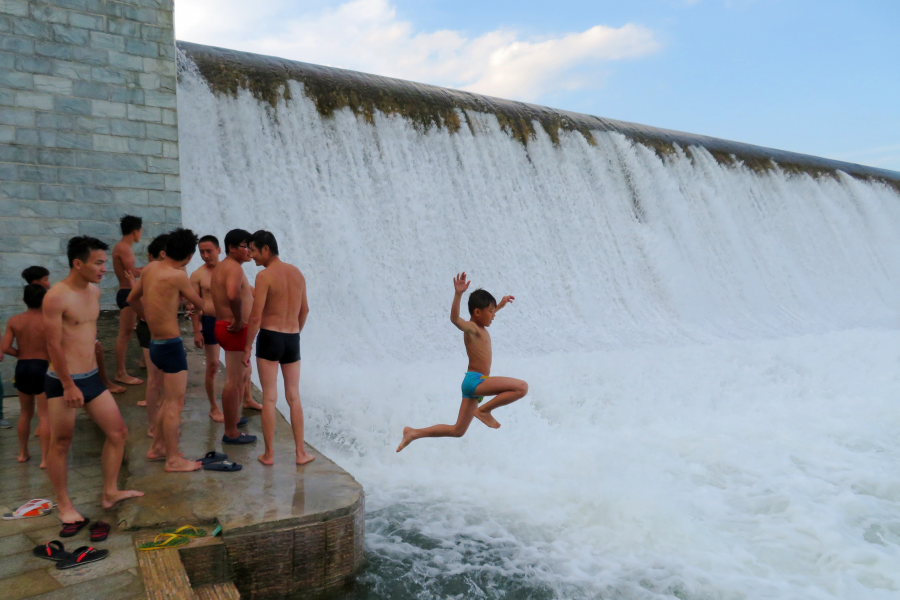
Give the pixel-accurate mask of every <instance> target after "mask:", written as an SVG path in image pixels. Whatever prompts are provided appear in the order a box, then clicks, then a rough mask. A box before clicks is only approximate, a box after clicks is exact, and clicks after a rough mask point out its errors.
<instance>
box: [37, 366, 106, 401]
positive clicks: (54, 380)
mask: <svg viewBox="0 0 900 600" xmlns="http://www.w3.org/2000/svg"><path fill="white" fill-rule="evenodd" d="M72 381H74V382H75V385H76V386H78V389H79V390H81V394H82V395H83V396H84V403H85V404H87V403H88V402H90V401H91V400H93V399H94V398H96V397H97V396H99V395H100V394H102V393H103V392H105V391H106V386H105V385H103V382H102V381H101V380H100V374H99V373H98V370H97V369H94V370H93V371H88V372H87V373H77V374H75V375H72ZM44 390H45V391H46V392H47V398H48V399H50V398H60V397H62V395H63V393H64V392H63V386H62V382H61V381H60V380H59V376H58V375H57V374H56V373H50V372H48V373H47V376H46V377H45V378H44Z"/></svg>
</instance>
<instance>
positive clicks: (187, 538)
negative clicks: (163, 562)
mask: <svg viewBox="0 0 900 600" xmlns="http://www.w3.org/2000/svg"><path fill="white" fill-rule="evenodd" d="M205 536H206V530H205V529H197V528H196V527H194V526H193V525H183V526H182V527H179V528H178V529H174V528H173V529H163V530H162V533H160V534H159V535H157V536H156V537H155V538H153V541H152V542H145V543H143V544H139V545H138V550H143V551H145V552H146V551H150V550H166V549H168V548H178V547H179V546H184V545H185V544H189V543H191V538H198V537H205Z"/></svg>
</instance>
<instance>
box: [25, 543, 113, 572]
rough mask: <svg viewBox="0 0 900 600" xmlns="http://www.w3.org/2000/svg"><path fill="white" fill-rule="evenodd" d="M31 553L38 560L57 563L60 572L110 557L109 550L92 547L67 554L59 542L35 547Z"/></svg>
mask: <svg viewBox="0 0 900 600" xmlns="http://www.w3.org/2000/svg"><path fill="white" fill-rule="evenodd" d="M31 553H32V554H33V555H34V556H35V557H37V558H43V559H45V560H51V561H53V562H55V563H56V568H57V569H60V570H63V569H73V568H75V567H81V566H84V565H87V564H90V563H92V562H97V561H98V560H103V559H104V558H106V557H107V556H109V550H98V549H97V548H94V547H92V546H82V547H80V548H78V549H77V550H75V551H74V552H66V548H65V546H63V543H62V542H60V541H59V540H53V541H52V542H48V543H47V544H45V545H43V546H35V548H34V550H32V551H31Z"/></svg>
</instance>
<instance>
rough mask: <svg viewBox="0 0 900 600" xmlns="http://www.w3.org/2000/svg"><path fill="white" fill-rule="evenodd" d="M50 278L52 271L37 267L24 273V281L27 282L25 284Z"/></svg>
mask: <svg viewBox="0 0 900 600" xmlns="http://www.w3.org/2000/svg"><path fill="white" fill-rule="evenodd" d="M49 276H50V271H48V270H47V269H45V268H44V267H39V266H37V265H35V266H33V267H28V268H27V269H25V270H24V271H22V279H24V280H25V283H34V282H35V281H40V280H41V279H43V278H44V277H49Z"/></svg>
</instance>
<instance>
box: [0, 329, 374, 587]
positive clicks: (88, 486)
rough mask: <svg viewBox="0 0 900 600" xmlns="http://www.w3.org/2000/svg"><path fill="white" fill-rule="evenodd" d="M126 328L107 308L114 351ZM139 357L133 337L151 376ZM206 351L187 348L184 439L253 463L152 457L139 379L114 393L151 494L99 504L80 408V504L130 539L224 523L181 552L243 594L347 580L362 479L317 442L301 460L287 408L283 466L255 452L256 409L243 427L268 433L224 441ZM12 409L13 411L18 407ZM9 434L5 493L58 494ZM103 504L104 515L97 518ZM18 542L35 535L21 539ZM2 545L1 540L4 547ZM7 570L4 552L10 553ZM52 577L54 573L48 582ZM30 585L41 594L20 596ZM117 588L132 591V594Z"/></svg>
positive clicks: (76, 478) (195, 448) (134, 485)
mask: <svg viewBox="0 0 900 600" xmlns="http://www.w3.org/2000/svg"><path fill="white" fill-rule="evenodd" d="M116 327H117V323H116V320H115V316H114V315H110V314H104V315H102V316H101V323H100V327H99V332H98V333H99V335H100V339H101V340H102V341H103V344H104V347H105V348H106V349H107V350H108V351H110V350H111V349H112V347H113V345H114V338H115V332H116ZM183 331H184V332H185V339H186V340H190V339H192V338H191V336H190V335H187V334H188V333H189V332H190V325H189V324H185V325H184V327H183ZM138 358H139V354H138V349H137V344H136V343H134V345H133V347H131V348H130V352H129V371H130V372H131V373H132V374H133V375H138V376H141V373H143V372H142V371H140V369H139V368H138V366H137V361H138ZM204 361H205V357H204V354H203V351H202V350H198V349H195V348H193V345H192V344H191V345H190V346H189V347H188V366H189V372H190V375H189V380H188V389H187V394H186V400H185V410H184V413H183V417H182V429H181V450H182V451H183V452H184V455H185V456H186V457H188V458H199V457H200V456H202V455H204V454H205V453H206V452H208V451H210V450H216V451H218V452H224V453H226V454H228V457H229V459H230V460H232V461H234V462H237V463H240V464H242V465H243V469H242V470H241V471H238V472H234V473H223V472H215V471H198V472H194V473H166V472H165V471H164V468H163V467H164V463H163V462H150V461H148V460H147V459H146V458H145V454H146V452H147V449H148V447H149V443H150V438H148V437H147V435H146V428H147V418H146V409H144V408H143V407H138V406H137V402H138V400H140V399H142V398H143V390H144V386H143V385H141V386H136V387H131V388H129V389H128V391H127V392H126V393H124V394H121V395H119V396H116V399H117V402H118V404H119V407H120V410H121V412H122V415H123V417H124V418H125V421H126V423H127V424H128V427H129V437H128V443H127V446H126V453H125V461H124V462H125V464H124V466H123V469H122V475H121V480H122V481H121V486H122V487H127V488H130V489H137V490H141V491H143V492H144V493H145V494H146V495H145V496H144V497H143V498H139V499H135V500H129V501H126V502H124V503H122V504H121V505H120V506H119V507H118V509H117V510H115V511H113V512H111V513H106V514H105V516H104V515H101V514H100V512H99V510H98V509H99V489H100V485H99V466H98V463H99V452H100V445H101V444H102V434H100V433H99V431H98V430H97V428H96V427H95V426H94V425H93V423H91V422H90V421H89V420H87V419H86V415H83V414H82V415H80V416H79V421H78V427H77V430H76V443H75V444H73V452H72V456H71V458H70V461H71V463H72V467H73V473H72V477H71V479H70V489H71V490H72V491H73V494H72V495H73V500H74V501H75V503H76V506H77V507H78V508H79V509H81V508H82V504H79V503H84V506H85V507H86V508H85V510H86V513H85V514H86V515H88V516H91V517H92V518H102V520H106V521H108V522H111V523H118V524H119V528H120V532H117V535H122V536H124V537H125V538H128V535H129V534H128V532H136V531H138V530H143V531H142V534H143V533H146V532H147V531H152V530H159V529H162V528H163V527H167V526H174V525H182V524H185V523H190V524H194V525H208V526H209V528H210V529H212V528H214V527H215V526H216V525H221V527H222V537H221V543H210V544H206V545H203V544H201V545H199V546H197V545H193V544H192V546H191V547H189V549H186V550H184V551H182V552H181V558H182V562H184V563H185V565H184V566H185V569H186V570H187V572H188V574H189V575H190V576H191V578H192V583H193V584H195V585H196V584H198V583H219V582H220V581H233V582H234V584H235V586H236V587H237V588H238V590H239V591H240V592H241V597H242V598H252V599H257V598H259V599H266V598H283V597H295V596H296V597H300V596H303V597H306V596H317V595H321V594H325V593H328V592H330V591H334V590H338V589H340V588H342V587H344V586H345V585H347V584H348V583H349V582H350V581H351V580H352V576H353V574H354V573H355V572H356V571H357V570H358V569H359V568H360V567H361V566H362V561H363V551H362V550H363V547H362V544H363V532H364V504H365V495H364V493H363V490H362V487H361V486H360V485H359V484H358V483H357V482H356V481H355V480H354V479H353V477H352V476H351V475H350V474H349V473H347V472H346V471H344V470H343V469H341V468H340V467H339V466H338V465H337V464H335V463H334V462H333V461H331V460H329V459H328V458H327V457H325V456H323V455H322V454H321V453H320V452H318V451H317V450H316V449H315V448H312V447H309V446H307V452H311V453H313V454H315V455H316V460H315V461H313V462H312V463H310V464H308V465H304V466H297V465H296V464H294V461H293V459H292V457H293V454H294V451H293V447H294V442H293V436H292V435H291V430H290V426H289V424H288V423H287V421H286V420H285V419H284V417H283V416H281V415H280V414H279V415H278V421H277V423H276V439H275V460H276V462H275V465H274V466H270V467H267V466H264V465H262V464H260V463H259V462H258V461H257V460H256V457H257V456H258V455H259V454H261V453H262V450H263V443H262V431H261V429H260V413H259V412H258V411H255V410H250V409H245V410H244V415H245V416H246V417H248V419H249V421H250V423H249V425H248V426H247V427H246V428H243V429H242V430H243V431H245V432H247V433H250V434H253V435H257V436H259V442H258V443H256V444H250V445H246V446H224V447H223V444H222V443H221V438H222V433H223V425H222V424H220V423H214V422H212V421H211V420H210V419H209V416H208V410H209V403H208V401H207V399H206V392H205V390H204V387H203V373H204V368H205V365H204ZM107 364H108V365H112V364H113V361H112V355H111V352H108V356H107ZM222 371H224V367H223V369H222ZM223 383H224V376H223V373H222V372H220V377H219V383H218V385H217V390H219V395H220V396H221V387H222V384H223ZM254 394H256V395H258V394H259V392H258V390H254ZM10 404H18V402H17V401H16V400H14V399H7V405H8V406H9V405H10ZM9 416H13V415H12V413H11V412H10V415H9ZM35 424H36V420H35ZM0 433H2V435H0V457H2V458H0V459H2V460H3V461H4V462H3V464H2V465H0V473H2V474H4V475H5V474H6V473H7V472H10V473H12V474H15V475H13V477H14V479H12V480H11V479H7V477H4V483H5V484H6V483H7V482H8V481H13V480H14V481H16V482H17V483H16V488H11V487H9V486H8V485H4V486H3V491H2V492H0V504H4V505H9V506H11V507H12V505H16V506H17V505H18V503H17V502H18V499H19V498H22V502H24V501H25V500H28V499H30V498H34V497H45V498H52V491H51V489H50V487H49V482H47V481H46V477H45V476H43V475H42V473H39V470H38V469H37V461H36V459H34V458H33V459H32V461H31V464H28V463H26V464H25V465H19V464H18V463H15V449H16V438H15V430H4V431H2V432H0ZM36 441H37V440H35V443H33V444H32V455H35V453H37V454H38V455H39V452H40V450H39V446H37V445H36ZM10 461H12V462H10ZM76 488H77V490H78V491H75V490H76ZM82 490H83V491H82ZM88 507H89V509H88ZM95 514H97V515H98V516H97V517H94V515H95ZM55 519H56V517H55V515H52V516H50V517H43V518H41V519H32V520H31V521H44V520H50V521H48V522H49V524H50V525H51V526H53V527H57V526H56V523H57V521H56V520H55ZM7 523H8V522H0V536H7V535H9V534H8V533H6V531H7ZM10 531H11V530H10ZM14 535H17V533H14ZM49 539H56V538H55V537H54V538H49ZM49 539H48V540H46V541H49ZM0 543H2V540H0ZM17 543H19V545H21V544H25V542H24V541H22V540H18V542H17ZM29 543H30V542H29ZM16 547H18V546H16ZM23 547H24V546H23ZM32 547H33V545H32ZM67 547H68V545H67ZM2 552H3V551H2V549H0V554H2ZM28 552H30V547H29V548H28ZM132 554H133V551H132ZM33 560H37V559H33ZM103 562H108V561H103ZM103 562H101V563H97V565H101V564H103ZM128 564H129V567H128V568H131V569H134V570H135V571H134V574H133V575H134V576H135V577H136V579H138V580H139V577H138V572H137V570H136V565H135V564H134V563H133V561H132V562H129V563H128ZM40 566H41V567H44V566H45V565H43V564H41V565H40ZM50 566H51V567H52V564H51V565H50ZM86 568H91V567H86ZM12 570H13V571H15V570H16V569H15V568H13V569H12ZM126 572H128V571H127V570H126ZM23 573H24V571H23ZM2 577H4V572H3V558H0V578H2ZM195 579H196V580H197V581H194V580H195ZM139 583H140V582H139V581H138V584H139ZM44 585H45V586H46V585H50V584H49V582H47V581H44ZM119 585H120V588H121V589H125V588H124V587H122V586H121V584H119ZM0 589H2V579H0ZM37 589H38V588H35V591H37ZM140 594H141V589H140V588H139V587H138V588H135V593H134V594H133V596H134V597H141V596H140ZM31 596H36V594H31V595H19V596H16V597H17V598H25V597H31ZM4 597H5V596H4ZM38 597H39V596H38ZM64 597H70V596H64ZM71 597H78V596H71ZM85 597H92V598H93V597H99V596H85ZM118 597H121V598H129V600H130V597H128V596H118Z"/></svg>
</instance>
